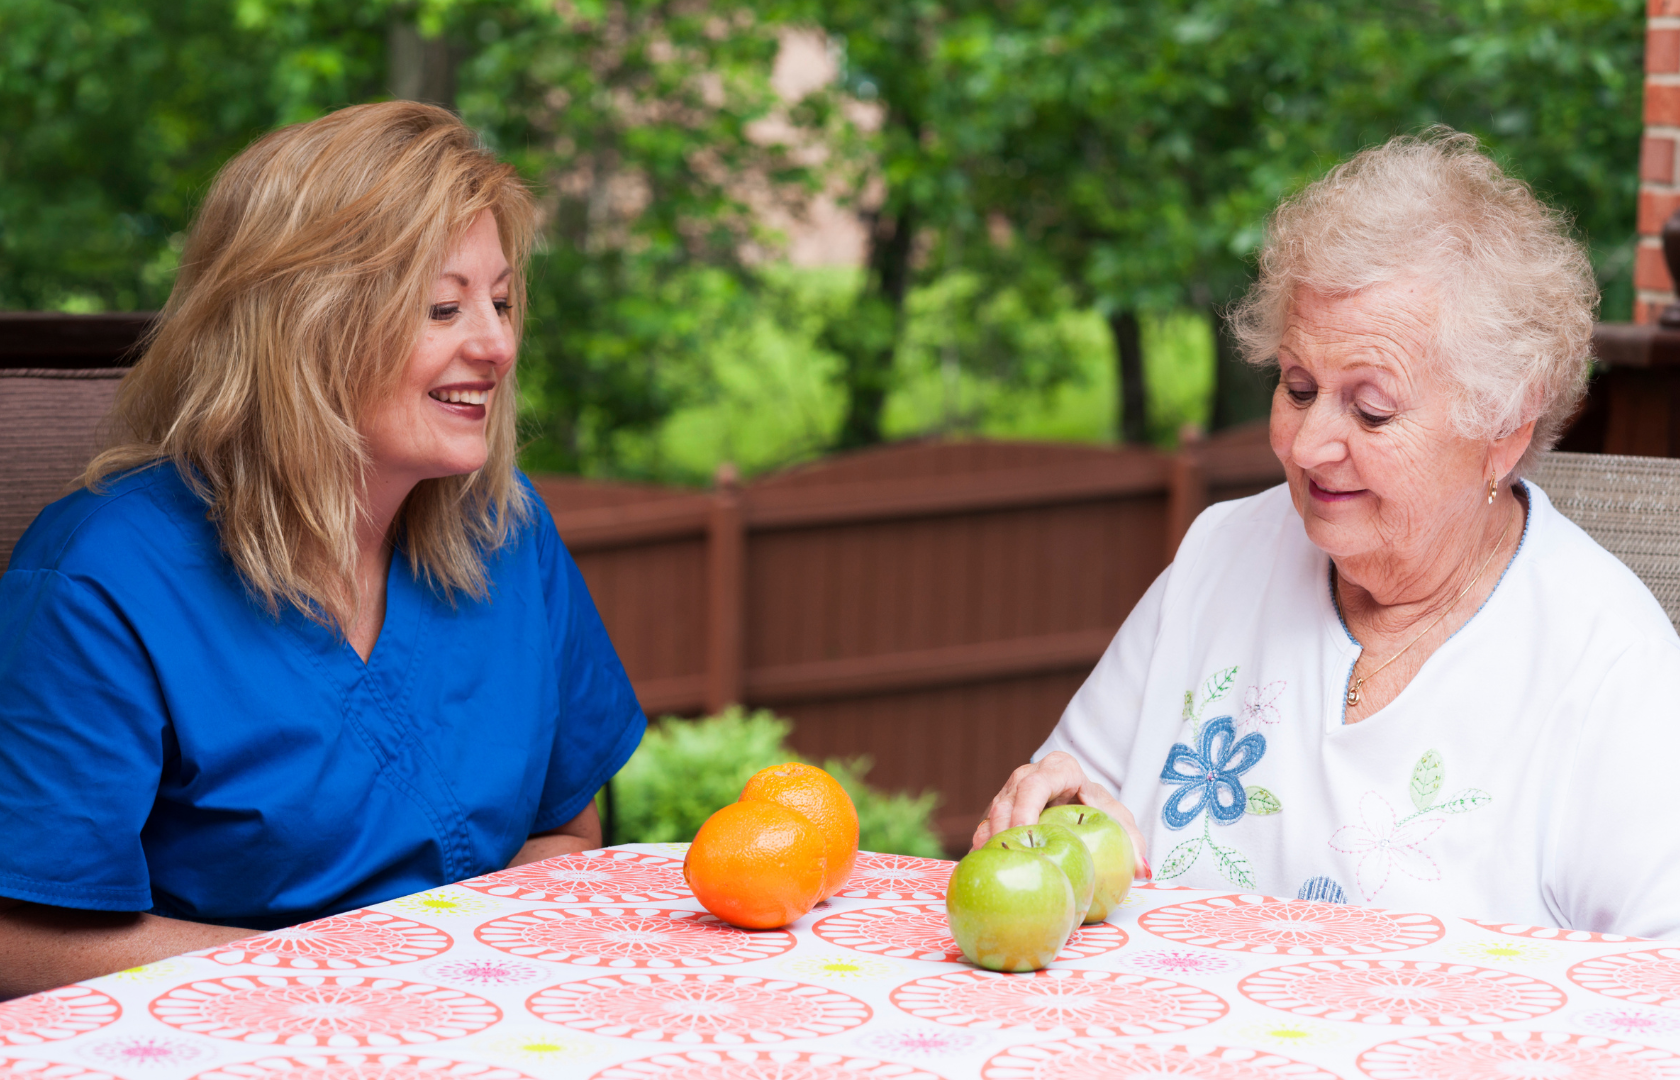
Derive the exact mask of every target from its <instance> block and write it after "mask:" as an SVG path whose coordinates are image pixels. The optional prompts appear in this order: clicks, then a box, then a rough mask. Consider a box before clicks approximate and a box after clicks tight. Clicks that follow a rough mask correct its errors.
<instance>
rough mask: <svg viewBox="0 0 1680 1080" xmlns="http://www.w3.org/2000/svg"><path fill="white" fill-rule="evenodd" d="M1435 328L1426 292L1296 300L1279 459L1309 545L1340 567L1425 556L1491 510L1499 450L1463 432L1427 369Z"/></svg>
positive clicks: (1283, 372)
mask: <svg viewBox="0 0 1680 1080" xmlns="http://www.w3.org/2000/svg"><path fill="white" fill-rule="evenodd" d="M1433 317H1434V303H1433V297H1432V294H1431V292H1430V291H1429V290H1428V289H1427V288H1426V287H1424V286H1422V285H1420V284H1417V283H1415V282H1413V283H1407V282H1399V283H1394V284H1390V285H1383V286H1374V287H1372V288H1370V289H1366V290H1365V291H1363V292H1360V293H1356V294H1354V295H1352V296H1345V297H1329V296H1325V295H1322V294H1319V293H1314V292H1310V291H1304V290H1303V291H1301V292H1299V293H1297V294H1296V296H1295V297H1294V303H1293V304H1292V307H1291V311H1290V317H1289V323H1288V327H1287V329H1286V331H1285V333H1284V335H1283V340H1282V342H1281V344H1280V346H1279V349H1278V360H1279V366H1280V372H1279V380H1278V387H1277V390H1276V391H1275V393H1274V396H1273V398H1272V421H1271V439H1272V449H1273V451H1275V452H1276V453H1277V456H1278V459H1279V460H1280V461H1282V462H1283V467H1284V470H1285V472H1286V473H1287V474H1288V477H1289V490H1290V495H1291V497H1292V498H1293V499H1294V502H1295V509H1296V511H1297V512H1298V513H1300V515H1301V519H1302V520H1303V521H1304V522H1305V523H1306V527H1307V535H1308V537H1309V538H1310V539H1311V540H1312V542H1313V543H1314V544H1316V545H1317V546H1318V547H1320V548H1322V549H1323V550H1324V551H1326V552H1328V553H1329V554H1330V555H1331V556H1333V557H1338V558H1351V557H1357V556H1361V555H1383V556H1385V557H1391V558H1398V559H1401V560H1404V559H1405V558H1406V556H1407V555H1409V554H1410V555H1424V554H1426V553H1427V551H1428V549H1429V548H1430V547H1432V546H1438V545H1439V544H1441V543H1442V541H1443V533H1444V531H1450V529H1451V528H1452V527H1453V526H1454V525H1455V524H1457V523H1460V522H1462V521H1464V520H1465V519H1466V515H1468V514H1471V513H1473V512H1474V510H1475V507H1476V505H1477V504H1478V503H1482V504H1484V505H1485V499H1486V492H1487V486H1488V475H1489V460H1490V459H1489V445H1488V444H1487V443H1486V442H1476V441H1473V440H1470V439H1466V438H1464V437H1463V436H1462V435H1459V434H1458V433H1457V431H1456V430H1455V429H1454V428H1453V425H1452V423H1451V419H1450V415H1449V412H1450V408H1451V404H1452V402H1451V397H1450V395H1449V393H1448V391H1447V389H1446V387H1445V386H1443V385H1442V383H1441V381H1440V380H1439V379H1438V378H1436V377H1435V374H1434V372H1432V371H1431V370H1430V365H1429V364H1428V363H1427V362H1426V360H1425V359H1424V356H1425V349H1426V346H1427V343H1428V341H1429V339H1430V336H1431V335H1430V323H1431V320H1432V319H1433Z"/></svg>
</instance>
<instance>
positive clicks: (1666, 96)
mask: <svg viewBox="0 0 1680 1080" xmlns="http://www.w3.org/2000/svg"><path fill="white" fill-rule="evenodd" d="M1647 14H1648V18H1647V21H1646V30H1645V143H1644V145H1643V147H1641V150H1640V155H1639V255H1638V262H1637V263H1635V265H1634V275H1633V281H1634V286H1635V288H1636V289H1637V290H1638V291H1637V293H1636V296H1635V299H1634V302H1633V321H1634V322H1637V323H1650V322H1656V321H1657V316H1658V315H1659V314H1661V312H1662V309H1663V307H1664V306H1666V305H1667V304H1669V303H1671V302H1673V300H1674V282H1673V280H1672V279H1671V278H1670V277H1669V274H1668V267H1667V265H1665V264H1664V262H1663V254H1662V239H1661V237H1662V226H1663V222H1664V221H1667V220H1668V217H1669V215H1670V214H1672V213H1674V211H1675V209H1676V208H1680V161H1677V156H1680V0H1649V6H1648V8H1647ZM1605 314H1606V317H1613V316H1614V313H1610V312H1606V313H1605Z"/></svg>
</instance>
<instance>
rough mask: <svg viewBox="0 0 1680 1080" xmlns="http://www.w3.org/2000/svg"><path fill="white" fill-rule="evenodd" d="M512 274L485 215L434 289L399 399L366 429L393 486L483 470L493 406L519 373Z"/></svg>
mask: <svg viewBox="0 0 1680 1080" xmlns="http://www.w3.org/2000/svg"><path fill="white" fill-rule="evenodd" d="M511 279H512V271H511V270H509V268H508V264H507V259H506V258H505V257H504V256H503V255H502V245H501V238H500V235H499V233H498V232H497V229H496V218H495V216H494V215H492V214H491V213H490V212H489V211H485V212H484V213H482V214H480V215H479V216H478V219H477V220H476V221H474V222H473V225H472V228H471V229H469V230H468V232H467V234H466V237H465V238H464V239H463V240H462V242H461V246H460V247H458V248H456V249H455V250H454V251H452V252H451V253H450V254H449V258H448V259H447V260H446V261H445V263H444V267H443V272H442V273H441V274H439V275H438V279H437V282H436V283H435V284H434V285H433V287H432V296H431V310H430V312H429V318H428V320H427V323H426V329H425V332H424V333H423V334H422V335H421V337H420V343H419V344H418V345H416V346H415V347H414V352H413V353H411V354H410V355H409V358H408V369H407V372H406V374H405V375H404V376H403V381H402V383H401V384H400V385H399V386H398V388H397V392H396V394H395V395H394V396H393V397H392V398H391V399H390V400H388V401H385V402H384V403H382V404H381V405H380V407H378V408H376V409H375V410H373V411H372V412H371V413H370V414H369V415H368V416H367V417H366V418H365V419H364V421H363V425H362V427H363V430H362V435H363V437H364V438H365V439H366V440H367V449H368V455H369V457H370V458H371V459H372V461H373V465H374V468H375V470H376V471H377V472H378V473H379V474H380V475H381V477H382V478H383V479H385V480H386V481H388V482H393V483H398V484H401V483H409V484H412V483H417V482H419V481H421V480H429V479H434V478H436V477H440V476H458V475H460V474H462V473H469V472H472V471H473V470H475V469H479V468H482V467H483V466H484V462H485V460H486V458H487V457H488V456H489V449H488V444H487V443H486V441H485V431H486V425H487V423H488V421H487V419H486V418H487V417H488V415H489V408H490V402H491V401H492V400H493V399H494V397H495V395H496V394H498V393H500V392H501V391H500V390H499V389H498V386H499V384H500V383H501V381H502V380H503V379H504V378H506V377H507V375H508V373H509V372H510V371H511V370H512V369H513V360H514V337H513V322H512V318H511V314H510V310H509V303H508V293H509V289H510V287H511V285H510V282H511Z"/></svg>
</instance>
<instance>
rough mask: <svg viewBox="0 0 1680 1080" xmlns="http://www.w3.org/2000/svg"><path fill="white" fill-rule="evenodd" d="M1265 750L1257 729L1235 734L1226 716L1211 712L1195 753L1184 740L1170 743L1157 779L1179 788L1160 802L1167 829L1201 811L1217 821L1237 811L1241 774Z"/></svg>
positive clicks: (1243, 803)
mask: <svg viewBox="0 0 1680 1080" xmlns="http://www.w3.org/2000/svg"><path fill="white" fill-rule="evenodd" d="M1265 753H1266V737H1265V736H1264V735H1262V734H1260V733H1259V732H1258V731H1252V732H1249V733H1248V734H1247V735H1244V736H1243V737H1242V738H1240V739H1239V738H1237V729H1236V727H1235V725H1233V724H1232V723H1231V718H1230V717H1229V716H1217V717H1215V718H1213V719H1212V720H1209V721H1208V723H1207V726H1206V727H1204V728H1202V749H1201V753H1197V752H1196V751H1194V750H1192V749H1190V747H1188V746H1186V745H1185V744H1184V743H1174V744H1173V748H1172V749H1171V750H1169V751H1168V752H1167V763H1166V764H1165V765H1164V766H1162V767H1161V782H1162V783H1165V784H1178V785H1180V786H1179V790H1178V791H1177V792H1176V793H1175V794H1173V795H1172V796H1171V797H1170V798H1169V799H1167V802H1166V805H1165V806H1163V807H1161V817H1162V819H1163V820H1164V821H1166V823H1167V828H1169V829H1182V828H1184V827H1185V826H1186V825H1188V824H1190V823H1191V822H1192V821H1195V820H1196V816H1197V815H1198V814H1200V813H1201V812H1202V811H1203V810H1206V811H1207V812H1208V816H1209V817H1211V818H1212V819H1213V820H1214V821H1217V822H1219V824H1221V825H1229V824H1230V823H1231V822H1233V821H1235V820H1237V819H1238V818H1240V817H1242V816H1243V811H1244V810H1246V809H1247V808H1248V795H1247V794H1246V793H1245V792H1244V791H1243V786H1242V779H1241V777H1242V774H1243V773H1245V772H1247V771H1248V770H1250V769H1252V768H1254V766H1255V764H1256V763H1257V762H1259V760H1260V758H1261V757H1262V756H1263V755H1264V754H1265Z"/></svg>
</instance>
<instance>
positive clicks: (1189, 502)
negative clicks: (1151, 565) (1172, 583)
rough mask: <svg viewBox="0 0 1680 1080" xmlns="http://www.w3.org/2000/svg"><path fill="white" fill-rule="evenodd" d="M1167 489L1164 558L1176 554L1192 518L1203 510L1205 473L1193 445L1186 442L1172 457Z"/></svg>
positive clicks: (1205, 493) (1172, 556)
mask: <svg viewBox="0 0 1680 1080" xmlns="http://www.w3.org/2000/svg"><path fill="white" fill-rule="evenodd" d="M1168 483H1169V485H1170V486H1169V487H1168V489H1167V558H1168V559H1169V560H1171V559H1172V558H1174V557H1175V556H1176V555H1177V554H1178V545H1179V542H1180V541H1181V540H1183V539H1184V534H1185V533H1187V532H1189V531H1190V525H1191V523H1192V522H1194V521H1195V520H1196V515H1197V514H1199V513H1201V512H1202V511H1203V510H1206V509H1207V505H1208V485H1207V473H1206V472H1205V471H1203V469H1202V462H1201V458H1200V455H1199V454H1197V452H1196V447H1195V444H1194V443H1192V442H1190V441H1189V440H1186V441H1185V443H1184V446H1183V449H1181V450H1179V452H1178V453H1177V454H1175V455H1173V463H1172V479H1171V480H1170V481H1168Z"/></svg>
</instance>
